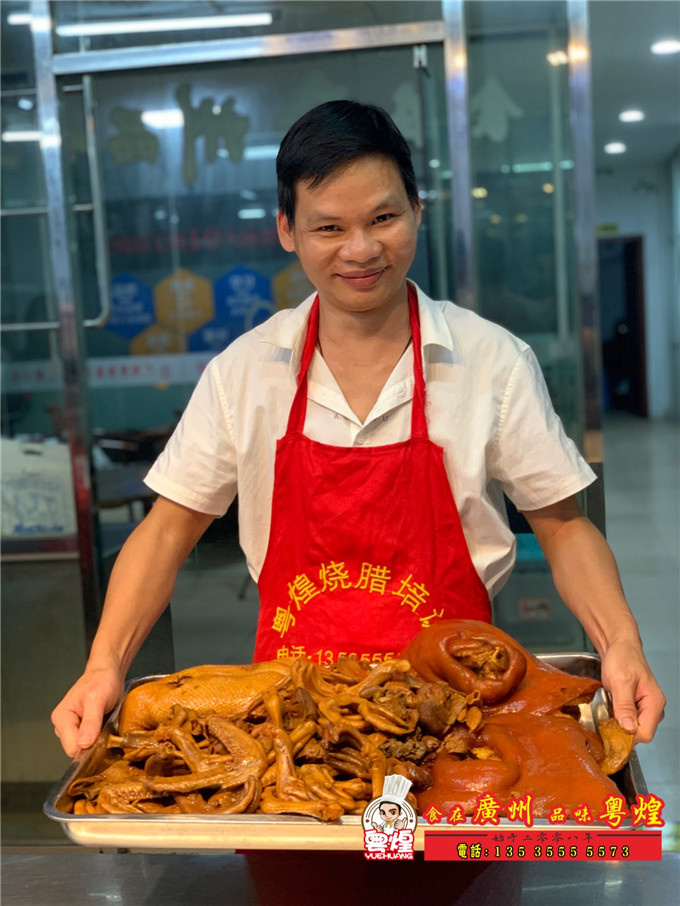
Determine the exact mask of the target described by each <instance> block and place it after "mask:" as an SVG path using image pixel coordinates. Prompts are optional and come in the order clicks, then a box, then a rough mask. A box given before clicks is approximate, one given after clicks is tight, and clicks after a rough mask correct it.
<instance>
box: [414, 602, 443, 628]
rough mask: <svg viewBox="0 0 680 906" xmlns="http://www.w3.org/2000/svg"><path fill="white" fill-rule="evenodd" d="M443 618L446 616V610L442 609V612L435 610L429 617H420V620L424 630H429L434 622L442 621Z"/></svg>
mask: <svg viewBox="0 0 680 906" xmlns="http://www.w3.org/2000/svg"><path fill="white" fill-rule="evenodd" d="M443 616H444V608H443V607H442V609H441V610H440V611H436V610H433V611H432V613H431V614H430V615H429V616H427V617H418V619H419V620H420V623H421V625H422V627H423V629H427V628H428V627H429V625H430V623H431V621H432V620H441V618H442V617H443Z"/></svg>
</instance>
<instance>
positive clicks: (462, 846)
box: [458, 843, 468, 859]
mask: <svg viewBox="0 0 680 906" xmlns="http://www.w3.org/2000/svg"><path fill="white" fill-rule="evenodd" d="M467 850H468V848H467V843H459V844H458V858H459V859H467Z"/></svg>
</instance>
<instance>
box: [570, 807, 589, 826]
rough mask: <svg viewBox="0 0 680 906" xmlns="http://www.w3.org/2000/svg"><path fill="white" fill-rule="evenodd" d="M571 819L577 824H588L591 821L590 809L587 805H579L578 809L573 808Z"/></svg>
mask: <svg viewBox="0 0 680 906" xmlns="http://www.w3.org/2000/svg"><path fill="white" fill-rule="evenodd" d="M571 817H572V818H573V819H574V821H578V823H579V824H590V822H591V821H592V820H593V816H592V815H591V814H590V809H589V808H588V806H587V805H580V806H579V807H578V808H575V809H574V810H573V811H572V813H571Z"/></svg>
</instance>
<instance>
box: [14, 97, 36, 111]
mask: <svg viewBox="0 0 680 906" xmlns="http://www.w3.org/2000/svg"><path fill="white" fill-rule="evenodd" d="M17 107H18V108H19V110H33V108H34V107H35V103H34V101H32V100H31V99H30V98H19V100H18V101H17Z"/></svg>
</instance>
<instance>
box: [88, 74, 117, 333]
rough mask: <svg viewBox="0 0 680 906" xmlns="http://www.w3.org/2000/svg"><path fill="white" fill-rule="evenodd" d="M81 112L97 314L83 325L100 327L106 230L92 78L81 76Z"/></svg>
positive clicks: (107, 300) (106, 313)
mask: <svg viewBox="0 0 680 906" xmlns="http://www.w3.org/2000/svg"><path fill="white" fill-rule="evenodd" d="M83 113H84V115H85V147H86V151H87V166H88V171H89V176H90V197H91V198H92V227H93V232H94V257H95V273H96V275H97V288H98V289H99V305H100V309H99V314H98V315H97V317H96V318H88V319H86V320H85V321H83V324H84V326H85V327H102V326H103V325H104V324H106V322H107V321H108V320H109V318H110V316H111V269H110V267H109V253H108V246H107V240H106V237H107V230H106V221H105V218H104V195H103V191H102V181H101V173H100V170H99V158H98V155H97V140H96V136H95V126H94V94H93V88H92V78H91V76H89V75H86V76H83Z"/></svg>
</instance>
